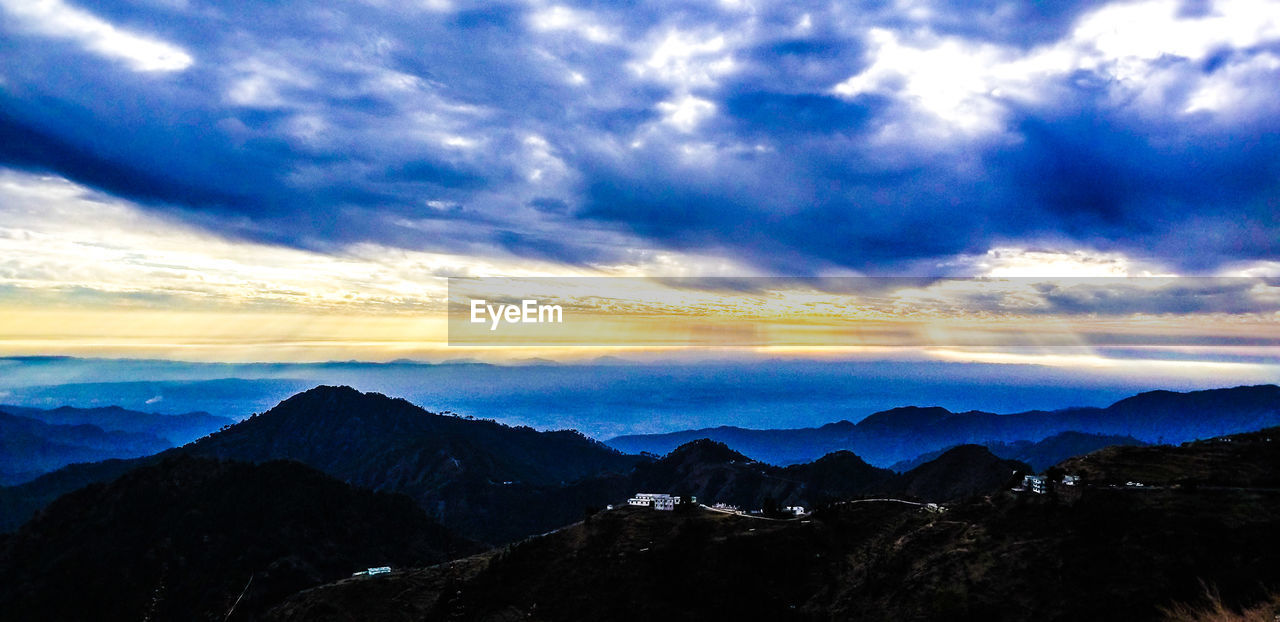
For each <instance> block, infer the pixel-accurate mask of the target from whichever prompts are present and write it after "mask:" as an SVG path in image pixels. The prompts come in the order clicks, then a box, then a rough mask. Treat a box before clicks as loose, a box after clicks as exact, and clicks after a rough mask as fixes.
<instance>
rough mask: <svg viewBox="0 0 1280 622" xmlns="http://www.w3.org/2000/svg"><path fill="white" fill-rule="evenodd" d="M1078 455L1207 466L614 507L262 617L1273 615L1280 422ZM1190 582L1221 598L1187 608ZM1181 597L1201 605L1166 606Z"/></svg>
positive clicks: (1135, 467)
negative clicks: (1131, 482) (1139, 482)
mask: <svg viewBox="0 0 1280 622" xmlns="http://www.w3.org/2000/svg"><path fill="white" fill-rule="evenodd" d="M1268 439H1274V442H1273V441H1272V440H1268ZM979 451H985V450H984V449H983V448H980V447H974V446H970V447H969V448H967V449H962V450H961V451H960V452H958V453H955V454H954V455H953V457H954V458H963V457H964V456H965V454H970V453H975V454H976V453H977V452H979ZM948 453H949V454H951V453H952V452H948ZM735 459H738V458H735ZM1077 460H1079V462H1080V464H1081V465H1085V464H1087V465H1089V466H1088V468H1090V469H1094V470H1091V471H1089V473H1106V474H1107V477H1108V478H1113V479H1116V480H1125V479H1140V478H1145V477H1147V476H1148V475H1149V474H1150V473H1152V472H1153V471H1159V470H1166V469H1167V470H1168V472H1169V473H1170V476H1171V477H1172V478H1173V479H1183V478H1185V477H1187V476H1192V475H1194V474H1195V473H1199V472H1202V471H1207V472H1214V473H1219V474H1220V477H1219V479H1218V480H1217V481H1216V484H1217V486H1216V487H1213V488H1210V487H1207V486H1202V487H1200V488H1182V487H1179V488H1176V489H1174V488H1160V487H1144V488H1136V487H1124V486H1121V487H1119V488H1111V487H1109V486H1107V485H1105V483H1101V482H1100V483H1099V485H1096V486H1094V485H1089V484H1087V481H1086V483H1085V484H1080V485H1079V486H1080V487H1079V488H1076V489H1074V491H1075V494H1074V496H1068V495H1066V494H1065V493H1064V494H1063V495H1057V494H1045V495H1036V494H1031V493H1013V492H1010V491H1007V490H1006V491H1003V492H999V493H996V494H991V495H988V496H985V497H981V498H975V499H973V500H971V501H968V502H964V503H960V504H957V505H954V506H952V507H950V508H949V509H947V510H946V511H945V512H942V513H935V512H930V511H928V510H927V509H926V508H921V507H916V506H912V505H909V504H904V503H899V502H891V501H890V502H879V501H867V502H862V503H844V504H833V505H830V506H827V507H824V508H820V509H819V510H818V511H816V512H815V513H814V514H813V515H812V516H810V517H808V518H806V519H804V520H796V521H765V520H758V519H753V518H748V517H741V516H728V515H725V514H716V513H712V512H708V511H687V512H680V511H677V512H657V511H653V510H649V509H646V508H631V507H624V508H620V509H617V510H613V511H609V512H604V513H602V514H598V515H596V516H593V517H592V518H591V519H589V520H587V521H585V522H583V523H581V524H577V525H573V526H570V527H567V528H565V529H562V530H560V531H557V532H554V533H551V534H547V535H545V536H542V537H537V538H532V539H529V540H527V541H523V542H520V543H518V544H515V545H513V546H511V547H507V548H505V549H503V550H501V551H500V552H491V553H486V554H484V555H480V556H476V557H472V558H467V559H463V560H459V561H456V562H453V563H450V564H447V565H439V566H435V567H431V568H422V569H413V570H405V571H402V572H396V573H392V574H390V575H388V576H386V577H384V578H380V579H377V580H369V581H342V582H338V583H332V584H329V585H325V586H321V587H318V588H315V589H312V590H308V591H306V592H302V593H299V594H295V595H294V596H292V597H290V598H288V599H286V600H285V601H284V602H283V603H281V604H280V605H278V606H276V607H274V608H272V609H271V610H270V611H268V612H267V613H266V614H265V616H264V619H265V620H269V621H274V622H303V621H305V622H338V621H347V620H386V621H400V620H405V621H407V620H446V619H467V620H518V619H535V620H652V619H663V620H667V619H675V620H708V619H729V620H734V619H742V620H748V619H749V620H780V621H789V620H795V621H802V620H803V621H811V620H855V619H856V620H871V621H879V620H883V621H898V620H993V621H997V622H999V621H1016V620H1026V619H1028V617H1032V618H1034V619H1036V620H1045V621H1058V620H1064V621H1065V620H1134V621H1146V620H1151V621H1154V620H1171V619H1178V620H1182V619H1186V620H1196V619H1199V620H1206V621H1207V620H1229V619H1230V620H1235V619H1241V620H1243V619H1245V618H1243V617H1236V616H1233V615H1229V614H1230V612H1231V611H1232V610H1233V609H1236V608H1239V607H1243V606H1259V607H1262V609H1259V610H1258V614H1259V615H1258V616H1257V617H1256V618H1248V619H1258V620H1263V619H1267V620H1269V619H1271V617H1272V616H1273V614H1274V613H1277V612H1275V611H1269V610H1267V609H1265V607H1266V606H1267V605H1266V604H1265V603H1266V602H1269V601H1268V599H1269V598H1270V597H1269V596H1268V592H1269V590H1275V589H1276V588H1277V587H1278V586H1280V565H1277V564H1276V563H1275V551H1277V550H1280V494H1275V491H1274V488H1275V487H1276V486H1277V485H1278V484H1280V428H1273V429H1271V430H1269V431H1264V432H1263V433H1260V434H1249V435H1240V436H1235V437H1230V438H1227V439H1223V440H1221V441H1212V442H1208V443H1203V444H1195V445H1194V446H1190V447H1167V446H1165V447H1151V448H1137V449H1134V448H1115V449H1113V450H1103V451H1101V452H1097V453H1094V454H1090V455H1089V456H1086V457H1084V458H1080V459H1077ZM1073 464H1074V462H1073ZM937 466H939V467H942V466H944V465H943V464H939V465H937ZM1205 586H1212V587H1211V588H1206V587H1205ZM1206 589H1209V590H1211V593H1212V594H1213V595H1214V596H1215V597H1216V598H1217V599H1219V600H1218V604H1219V605H1220V606H1221V607H1222V609H1220V610H1214V609H1213V608H1212V607H1213V605H1212V604H1205V605H1200V603H1199V602H1198V601H1199V599H1201V598H1203V596H1202V595H1203V594H1204V593H1205V590H1206ZM1259 602H1262V603H1264V604H1262V605H1255V604H1256V603H1259ZM1179 604H1190V605H1192V606H1193V607H1196V606H1203V607H1207V608H1208V611H1206V612H1205V613H1204V614H1203V617H1196V616H1181V617H1177V616H1173V615H1171V614H1169V613H1168V612H1169V610H1171V609H1173V608H1175V606H1177V605H1179ZM1215 611H1216V613H1215Z"/></svg>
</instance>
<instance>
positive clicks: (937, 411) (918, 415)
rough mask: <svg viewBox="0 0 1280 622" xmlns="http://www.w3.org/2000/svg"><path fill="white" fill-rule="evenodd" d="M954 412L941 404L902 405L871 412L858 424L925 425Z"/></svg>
mask: <svg viewBox="0 0 1280 622" xmlns="http://www.w3.org/2000/svg"><path fill="white" fill-rule="evenodd" d="M953 414H955V413H952V412H951V411H949V410H947V409H945V408H943V407H941V406H901V407H898V408H890V409H889V410H882V411H880V412H878V413H874V414H871V415H869V416H867V418H866V419H863V420H862V421H859V422H858V425H859V426H883V425H894V426H900V425H907V426H924V425H932V424H934V423H937V422H938V421H941V420H942V419H945V418H947V417H950V416H951V415H953Z"/></svg>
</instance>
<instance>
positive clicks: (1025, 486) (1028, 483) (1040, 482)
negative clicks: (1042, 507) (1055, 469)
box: [1022, 475, 1049, 495]
mask: <svg viewBox="0 0 1280 622" xmlns="http://www.w3.org/2000/svg"><path fill="white" fill-rule="evenodd" d="M1022 490H1026V491H1031V492H1034V493H1036V494H1038V495H1043V494H1045V493H1046V492H1049V483H1048V481H1046V480H1045V478H1044V476H1042V475H1023V476H1022Z"/></svg>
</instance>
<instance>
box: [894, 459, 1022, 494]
mask: <svg viewBox="0 0 1280 622" xmlns="http://www.w3.org/2000/svg"><path fill="white" fill-rule="evenodd" d="M1030 472H1031V467H1029V466H1027V465H1026V464H1025V463H1022V462H1018V461H1016V460H1004V459H1002V458H999V457H997V456H996V455H995V454H993V453H991V451H990V450H988V449H987V448H986V447H983V446H981V445H960V446H959V447H955V448H952V449H949V450H947V451H946V452H944V453H943V454H942V455H941V456H938V457H937V458H935V459H933V460H931V461H929V462H926V463H924V464H922V465H920V466H918V467H916V468H914V469H911V470H910V471H907V472H906V473H903V474H902V475H901V476H899V477H897V478H895V479H894V480H893V485H892V487H891V489H890V490H889V492H891V493H895V494H898V495H901V496H906V497H908V498H912V499H923V500H927V501H952V500H957V499H964V498H966V497H970V496H973V495H980V494H984V493H991V492H994V491H996V490H997V489H999V488H1002V487H1005V486H1007V485H1009V484H1010V483H1011V482H1012V480H1014V479H1015V478H1016V477H1017V476H1018V475H1019V474H1026V473H1030Z"/></svg>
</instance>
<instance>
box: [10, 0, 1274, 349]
mask: <svg viewBox="0 0 1280 622" xmlns="http://www.w3.org/2000/svg"><path fill="white" fill-rule="evenodd" d="M1278 91H1280V3H1276V2H1268V1H1265V0H1220V1H1216V2H1215V1H1195V0H1187V1H1176V0H1168V1H1166V0H1143V1H1137V2H1111V3H1104V2H1093V1H1085V2H1077V3H1071V2H1016V1H1009V2H1001V1H994V0H993V1H983V0H979V1H974V2H958V1H946V0H937V1H934V2H892V1H887V2H882V1H870V2H832V3H812V2H772V3H770V2H763V1H753V0H741V1H733V0H725V1H722V2H719V3H716V2H690V3H682V2H643V1H641V2H582V3H577V4H556V3H552V2H538V1H529V2H513V3H510V4H481V3H472V2H466V3H463V2H457V3H455V2H451V1H450V0H416V1H404V2H395V1H383V0H368V1H366V2H355V1H350V2H348V1H336V2H324V3H317V2H291V1H285V2H235V3H226V2H216V3H215V2H206V1H204V0H134V1H113V0H0V217H3V219H4V220H3V221H2V222H0V253H2V254H0V294H3V296H4V299H5V300H7V301H8V302H7V303H6V304H8V305H10V306H11V307H14V306H15V305H16V306H22V305H25V307H23V308H24V309H26V313H28V315H25V316H18V315H12V316H11V322H12V324H11V325H17V322H18V320H22V321H24V322H27V323H28V325H31V323H32V322H36V321H37V320H35V319H33V317H34V316H32V315H31V314H32V313H37V312H38V313H39V314H40V317H44V318H47V317H50V316H49V315H48V313H54V312H55V311H56V312H57V313H62V314H66V315H64V316H59V317H60V318H61V319H59V320H58V322H59V323H60V324H61V325H63V326H67V325H77V322H79V323H81V324H84V323H86V322H88V320H85V319H84V318H83V317H81V316H77V315H75V314H77V313H82V312H84V309H86V308H88V307H87V306H88V305H91V304H98V303H100V302H102V301H104V300H106V301H108V302H110V303H111V304H116V305H119V304H129V305H135V306H141V307H146V308H148V309H151V310H152V311H155V312H159V311H168V310H172V309H170V307H176V306H182V307H183V308H184V309H185V308H190V307H192V306H196V307H199V306H200V305H201V304H203V303H204V302H208V301H210V300H214V301H217V300H222V301H226V300H231V301H233V302H237V303H239V302H243V301H246V300H248V301H252V302H253V303H254V304H255V305H257V306H256V307H255V311H256V312H261V313H277V312H281V311H280V310H281V309H286V308H287V307H288V306H289V305H290V304H306V305H307V306H308V307H309V308H311V309H315V308H318V307H319V308H330V307H332V308H333V309H338V310H344V309H345V310H346V311H347V312H350V313H353V314H360V313H362V312H363V311H362V310H363V309H365V308H366V307H369V306H374V307H378V308H382V309H400V310H404V309H410V310H412V309H414V308H417V307H418V306H420V305H424V304H426V303H425V302H424V301H425V300H427V299H428V298H430V297H431V295H432V292H436V293H438V291H439V284H438V282H435V281H432V278H434V277H438V276H440V275H449V274H526V273H527V274H534V273H545V274H625V275H646V274H650V275H653V274H656V275H664V276H666V275H726V274H728V275H740V274H781V275H822V276H830V275H850V274H873V275H885V274H891V275H898V274H914V275H941V274H964V275H971V274H994V273H1000V271H1005V272H1006V273H1022V274H1031V275H1038V274H1045V273H1065V274H1108V275H1126V274H1161V275H1168V274H1198V275H1223V274H1255V275H1275V274H1277V273H1280V252H1278V251H1280V244H1278V243H1277V240H1280V209H1278V208H1280V205H1278V204H1277V202H1278V199H1280V188H1278V187H1277V184H1278V183H1280V93H1278ZM15 301H18V302H15ZM121 301H124V302H123V303H122V302H121ZM19 302H21V303H22V305H19V304H18V303H19ZM15 308H16V307H15ZM33 309H34V311H33ZM157 310H158V311H157ZM10 313H17V311H12V310H11V311H10ZM44 321H47V320H44ZM154 321H156V320H155V319H154V318H153V319H150V320H147V321H146V322H147V323H149V324H150V323H152V322H154ZM290 321H291V320H288V319H279V318H277V319H276V320H273V322H277V323H285V324H287V323H289V322H290ZM202 322H204V323H206V324H207V323H208V321H207V319H206V320H202ZM247 322H248V323H249V324H252V325H254V326H261V325H263V322H262V321H261V318H256V317H255V319H252V320H248V321H247ZM241 328H243V326H238V327H237V329H236V330H240V329H241ZM42 330H44V328H39V329H36V328H32V329H30V330H26V331H25V332H23V331H18V330H14V331H12V332H10V333H9V334H7V335H5V336H6V337H8V338H9V339H10V340H17V339H18V338H19V337H21V338H22V339H28V338H30V339H36V338H37V337H38V336H39V335H40V334H43V333H41V331H42ZM174 330H175V333H180V332H181V331H180V330H179V329H176V328H175V329H174ZM315 330H316V331H317V332H323V330H327V328H325V329H323V330H322V328H316V329H315ZM370 330H372V329H370ZM395 330H396V331H402V330H403V328H402V327H401V328H397V329H395ZM83 332H85V333H91V332H92V331H90V330H89V329H87V328H86V329H85V330H84V331H83ZM372 332H375V333H376V332H377V331H376V330H374V331H372ZM374 338H375V337H370V339H374ZM28 345H30V344H28ZM30 347H31V348H35V347H36V346H30ZM19 350H22V349H21V348H19ZM22 351H24V352H26V351H27V350H22Z"/></svg>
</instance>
